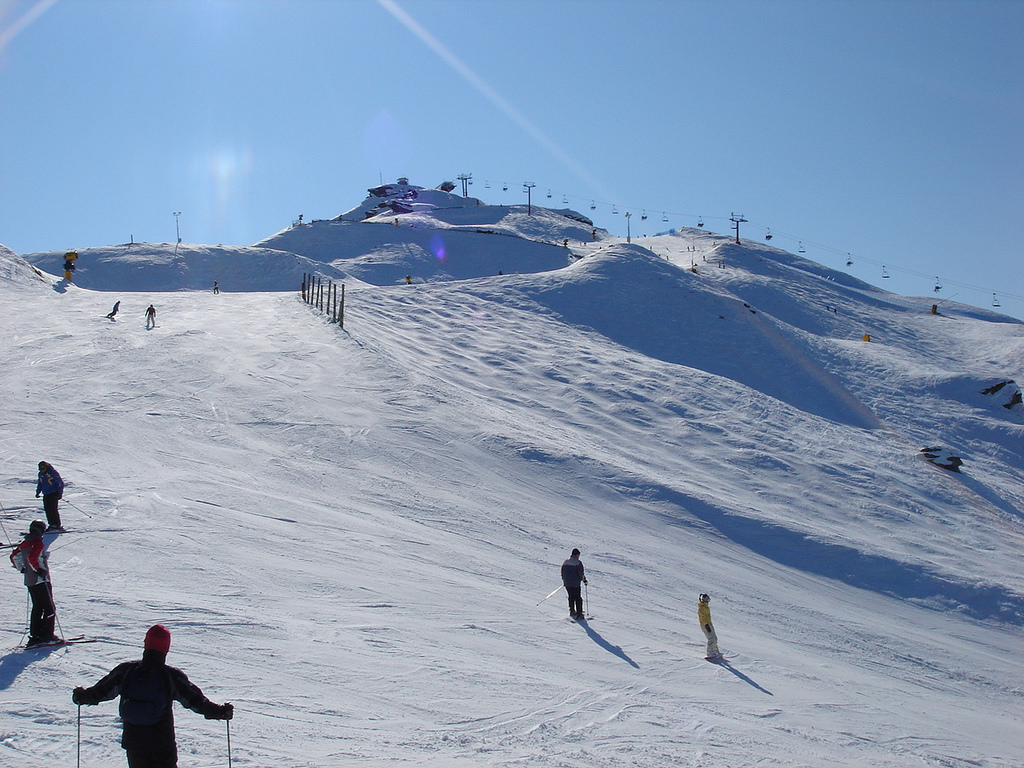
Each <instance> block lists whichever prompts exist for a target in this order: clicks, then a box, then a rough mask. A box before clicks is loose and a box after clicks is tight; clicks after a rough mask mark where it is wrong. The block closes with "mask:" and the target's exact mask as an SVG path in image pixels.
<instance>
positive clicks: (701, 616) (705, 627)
mask: <svg viewBox="0 0 1024 768" xmlns="http://www.w3.org/2000/svg"><path fill="white" fill-rule="evenodd" d="M710 603H711V598H710V597H709V596H708V595H707V594H702V595H701V596H700V598H698V602H697V621H699V622H700V628H701V630H702V631H703V632H704V637H706V638H707V639H708V653H707V658H709V659H720V658H721V657H722V652H721V651H720V650H718V635H717V634H715V627H714V625H713V624H712V623H711V605H710Z"/></svg>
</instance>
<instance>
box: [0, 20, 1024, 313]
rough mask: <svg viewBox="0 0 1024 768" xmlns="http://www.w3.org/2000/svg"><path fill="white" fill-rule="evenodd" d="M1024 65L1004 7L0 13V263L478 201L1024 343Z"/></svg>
mask: <svg viewBox="0 0 1024 768" xmlns="http://www.w3.org/2000/svg"><path fill="white" fill-rule="evenodd" d="M1022 40H1024V2H1013V1H1011V0H999V1H997V2H986V1H985V0H973V1H972V2H945V1H944V0H927V1H926V2H917V1H915V0H906V1H903V2H896V1H891V2H866V1H863V2H852V1H851V2H844V1H842V0H827V1H821V0H799V1H788V0H777V1H770V0H756V1H734V0H719V1H717V2H711V1H710V0H709V1H707V2H687V1H685V0H679V1H677V2H672V1H670V0H628V2H627V1H626V0H621V1H619V0H579V1H576V0H492V1H490V2H481V1H480V0H202V1H199V0H196V1H190V0H146V1H145V2H139V0H42V1H41V2H29V1H28V0H0V171H2V176H0V243H2V244H4V245H6V246H8V247H10V248H12V249H14V250H15V251H17V252H19V253H29V252H33V251H40V250H53V249H64V248H77V247H87V246H94V245H107V244H114V243H121V242H127V241H128V240H129V239H130V238H134V239H135V240H136V241H155V242H173V240H174V238H175V236H176V235H175V223H176V222H175V217H174V215H173V213H174V212H175V211H180V212H181V216H180V228H181V237H182V238H183V240H185V241H188V242H201V243H211V244H218V243H223V244H238V245H241V244H248V243H252V242H255V241H257V240H259V239H261V238H263V237H266V236H268V235H270V234H272V233H273V232H275V231H277V230H279V229H281V228H283V227H285V226H288V225H289V224H290V223H291V222H292V220H294V219H295V218H296V217H297V216H298V215H299V214H303V215H304V216H305V217H306V218H307V219H312V218H327V217H331V216H334V215H336V214H338V213H340V212H342V211H343V210H346V209H347V208H350V207H352V206H354V205H355V204H356V203H358V202H359V201H360V200H362V199H363V197H365V194H366V189H367V188H368V187H371V186H374V185H376V184H377V183H379V181H380V180H381V179H383V180H385V181H390V180H394V179H395V178H397V177H398V176H408V177H409V179H410V181H411V182H412V183H414V184H420V185H422V186H435V185H437V184H439V183H440V182H441V181H443V180H446V179H454V178H455V177H456V176H457V175H458V174H460V173H472V174H473V181H474V184H473V186H472V187H471V188H470V190H471V194H473V195H475V196H477V197H480V198H482V199H483V200H484V201H485V202H490V203H504V202H509V203H511V202H525V194H524V193H523V192H522V184H523V182H524V181H530V182H534V183H536V185H537V186H536V187H535V188H534V190H533V194H534V200H535V201H539V202H540V203H541V204H551V205H553V206H555V207H563V206H564V205H565V204H564V203H563V202H562V201H563V199H568V206H570V207H573V208H576V209H579V210H581V211H583V212H585V213H587V214H588V215H591V216H592V217H593V218H594V220H595V222H596V223H597V224H598V225H599V226H602V227H606V228H607V229H609V230H610V231H612V232H613V233H616V234H621V235H625V233H626V221H625V218H624V213H625V212H626V211H630V212H631V213H632V217H631V219H630V222H631V230H632V233H633V234H634V235H642V234H644V233H648V234H654V233H655V232H658V231H663V230H665V229H668V228H671V227H677V226H694V225H695V224H696V223H697V217H698V216H700V217H703V220H704V222H705V225H706V226H707V228H709V229H712V230H714V231H719V232H727V231H729V229H730V228H731V226H732V225H731V223H730V222H729V218H730V216H731V215H732V214H733V213H741V214H743V216H744V217H745V218H746V219H748V223H746V224H744V225H743V228H742V230H741V234H742V235H743V236H745V237H757V238H759V239H763V237H764V235H765V234H766V230H767V229H768V228H770V229H771V232H772V234H773V235H774V238H773V240H772V244H775V245H778V246H780V247H783V248H785V249H787V250H791V251H797V250H798V248H799V245H800V243H802V245H803V247H804V249H805V251H806V256H808V257H809V258H813V259H815V260H816V261H819V262H821V263H823V264H826V265H827V266H830V267H835V268H841V269H844V270H847V271H849V272H850V273H852V274H854V275H855V276H857V277H860V278H862V279H865V280H868V281H870V282H873V283H876V284H878V285H882V286H883V287H886V288H888V289H890V290H894V291H897V292H899V293H906V294H913V295H934V296H935V297H936V299H937V300H942V299H946V298H955V300H957V301H965V302H967V303H971V304H977V305H981V306H989V305H991V304H992V299H993V296H992V294H993V293H994V294H996V297H997V299H998V301H999V303H1000V305H1001V307H1002V309H1003V310H1004V311H1006V312H1008V313H1011V314H1014V315H1017V316H1024V259H1022V258H1021V250H1022V249H1021V248H1020V246H1019V229H1020V225H1021V223H1022V211H1024V142H1022V137H1024V55H1022V43H1021V41H1022ZM504 184H507V185H508V190H507V191H503V189H502V187H503V185H504ZM549 191H550V193H551V195H552V197H551V198H550V199H548V198H547V194H548V192H549ZM592 204H593V205H595V206H596V207H595V208H593V209H591V205H592ZM613 206H614V210H616V211H617V213H613V212H612V211H613ZM644 213H646V215H647V217H648V218H647V219H646V221H643V220H642V216H643V215H644ZM665 218H667V219H668V221H667V222H665V221H664V219H665ZM847 254H849V255H850V256H849V257H848V256H847ZM847 260H852V262H853V264H852V265H851V266H850V267H847V266H846V262H847ZM883 268H884V271H883ZM883 274H888V275H889V276H890V277H889V278H883V277H882V275H883ZM936 278H938V282H939V283H940V284H941V285H942V290H941V291H940V292H937V293H936V292H934V290H933V289H934V287H935V284H936Z"/></svg>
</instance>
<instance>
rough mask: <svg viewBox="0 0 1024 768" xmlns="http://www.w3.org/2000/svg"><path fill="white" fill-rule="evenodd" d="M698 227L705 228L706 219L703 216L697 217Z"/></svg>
mask: <svg viewBox="0 0 1024 768" xmlns="http://www.w3.org/2000/svg"><path fill="white" fill-rule="evenodd" d="M697 226H698V227H703V226H704V217H703V216H698V217H697Z"/></svg>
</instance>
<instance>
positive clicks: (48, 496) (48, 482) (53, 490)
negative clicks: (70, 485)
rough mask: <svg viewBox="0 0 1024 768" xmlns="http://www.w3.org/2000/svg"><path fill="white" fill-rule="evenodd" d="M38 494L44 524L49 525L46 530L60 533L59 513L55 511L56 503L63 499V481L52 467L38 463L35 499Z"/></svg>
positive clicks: (41, 462)
mask: <svg viewBox="0 0 1024 768" xmlns="http://www.w3.org/2000/svg"><path fill="white" fill-rule="evenodd" d="M40 494H42V497H43V511H45V512H46V522H47V523H49V528H48V529H47V530H51V531H62V530H64V528H63V526H62V525H61V524H60V512H59V511H58V509H57V506H58V504H57V502H59V501H60V500H61V499H63V498H64V481H63V480H62V479H61V477H60V473H59V472H58V471H57V470H56V469H54V468H53V465H52V464H50V463H48V462H45V461H40V462H39V478H38V479H37V480H36V498H37V499H38V498H39V496H40Z"/></svg>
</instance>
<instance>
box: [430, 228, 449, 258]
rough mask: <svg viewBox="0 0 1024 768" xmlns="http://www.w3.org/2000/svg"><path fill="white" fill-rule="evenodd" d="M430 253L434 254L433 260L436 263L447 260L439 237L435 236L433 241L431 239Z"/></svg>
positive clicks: (446, 254) (446, 253) (442, 242)
mask: <svg viewBox="0 0 1024 768" xmlns="http://www.w3.org/2000/svg"><path fill="white" fill-rule="evenodd" d="M430 252H431V253H432V254H434V258H435V259H437V260H438V261H444V260H445V259H446V258H448V252H447V251H446V250H445V248H444V240H442V239H441V235H439V234H435V235H434V237H433V239H431V241H430Z"/></svg>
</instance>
